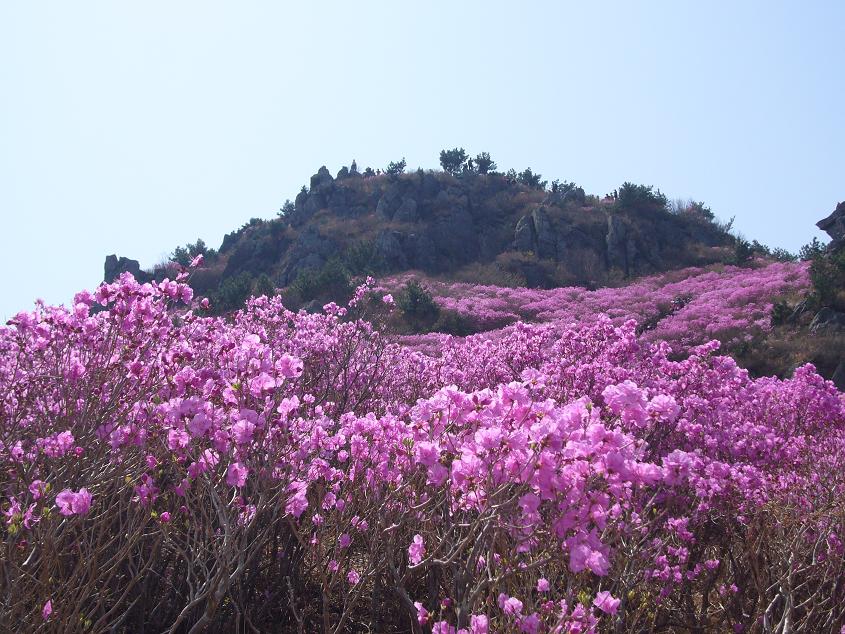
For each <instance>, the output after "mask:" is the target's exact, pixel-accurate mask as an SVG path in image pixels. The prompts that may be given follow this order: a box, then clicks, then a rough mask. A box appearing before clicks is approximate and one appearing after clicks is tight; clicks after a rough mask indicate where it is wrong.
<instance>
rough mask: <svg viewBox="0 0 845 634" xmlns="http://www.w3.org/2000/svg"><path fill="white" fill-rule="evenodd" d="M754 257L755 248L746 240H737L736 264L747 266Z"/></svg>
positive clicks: (735, 248)
mask: <svg viewBox="0 0 845 634" xmlns="http://www.w3.org/2000/svg"><path fill="white" fill-rule="evenodd" d="M753 257H754V248H753V246H752V245H751V243H750V242H748V240H746V239H745V238H741V237H740V238H737V239H736V242H735V243H734V263H736V264H739V265H742V264H747V263H748V262H750V261H751V259H752V258H753Z"/></svg>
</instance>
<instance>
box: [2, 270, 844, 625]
mask: <svg viewBox="0 0 845 634" xmlns="http://www.w3.org/2000/svg"><path fill="white" fill-rule="evenodd" d="M371 289H372V284H371V283H370V285H369V287H362V288H359V289H358V290H357V291H356V293H355V294H354V296H353V298H352V300H351V301H350V304H349V306H347V307H339V306H337V305H335V304H329V305H327V306H326V307H325V308H324V311H323V313H322V314H317V315H309V314H306V313H304V312H300V313H292V312H290V311H288V310H286V309H285V308H284V307H283V305H282V304H281V300H280V299H279V298H278V297H276V298H273V299H268V298H266V297H263V298H257V299H251V300H250V301H249V302H248V304H247V306H246V307H245V308H244V309H243V310H242V311H240V312H238V313H236V314H235V315H233V316H232V317H231V318H228V319H224V318H210V317H202V316H200V315H199V313H196V312H194V309H195V308H197V307H199V304H198V303H197V302H195V300H194V299H193V294H192V292H191V289H190V287H189V286H187V285H186V284H185V278H184V277H182V276H180V277H179V278H177V279H176V281H169V280H165V281H163V282H160V283H152V284H143V285H142V284H138V283H137V282H136V281H135V280H134V279H132V278H131V276H129V275H128V274H125V275H124V276H123V277H121V278H120V279H119V280H118V281H116V282H114V283H112V284H107V285H104V286H101V287H100V288H99V289H98V290H97V291H96V292H95V293H93V294H92V293H80V294H79V295H77V296H76V298H75V301H74V305H73V307H72V308H70V309H66V308H62V307H47V306H43V305H40V306H38V307H37V309H36V310H35V311H34V312H32V313H21V314H19V315H17V316H16V317H15V318H14V319H12V320H11V321H10V322H9V324H8V326H6V327H4V328H0V462H1V463H2V467H3V469H2V475H0V495H2V510H3V513H4V518H5V520H4V525H5V535H4V537H5V541H4V548H3V550H2V555H0V566H2V573H3V574H2V579H3V581H2V583H3V601H2V603H0V620H2V622H5V623H20V624H21V627H22V628H23V629H27V630H38V629H39V628H40V629H44V630H47V629H50V630H56V631H86V632H106V631H109V632H111V631H141V630H143V629H146V630H155V631H166V632H174V633H175V632H182V631H189V632H200V631H204V630H206V631H231V630H234V631H241V630H251V631H255V630H258V631H299V632H306V631H307V632H311V631H325V632H342V631H361V630H363V629H367V628H369V630H370V631H402V632H408V631H412V632H452V633H456V634H457V633H458V632H462V633H465V634H466V633H470V632H471V633H475V634H480V633H483V632H528V633H533V632H592V631H608V632H610V631H672V630H675V629H677V628H686V629H693V630H695V629H698V630H715V631H723V630H726V629H730V628H733V629H734V630H735V631H745V630H749V629H751V628H756V630H757V631H771V632H774V631H787V630H789V629H790V628H793V629H795V630H798V629H800V628H804V629H805V630H807V631H833V630H834V628H837V629H838V628H839V627H842V625H843V621H845V607H843V606H845V587H843V583H842V580H843V578H845V561H844V560H843V558H844V557H845V553H843V541H842V540H843V534H844V533H845V513H843V509H842V505H841V500H842V499H843V495H845V469H843V467H845V400H843V397H842V395H841V394H839V393H838V392H837V391H836V390H835V388H833V386H832V384H830V383H828V382H825V381H824V380H823V379H821V378H820V377H819V376H817V375H816V374H815V373H814V371H813V369H812V367H810V366H806V367H803V368H800V369H799V370H797V371H796V373H795V376H794V377H793V378H792V379H789V380H785V381H781V380H777V379H759V380H752V379H750V378H749V376H748V374H747V373H746V372H745V371H743V370H741V369H740V368H738V367H737V365H736V364H735V363H734V362H733V361H732V360H731V359H730V358H727V357H722V356H718V355H717V354H716V352H717V350H718V344H717V343H707V344H705V345H701V346H699V347H693V348H690V350H689V352H690V354H689V356H688V357H687V358H686V359H685V360H683V361H676V360H671V358H670V356H669V352H670V350H669V347H668V345H666V344H665V343H652V342H650V340H649V339H648V338H644V337H641V336H639V335H638V334H637V327H636V324H635V323H634V322H633V321H624V322H621V323H614V321H611V320H609V319H597V320H595V321H594V323H592V324H589V325H586V326H565V325H562V324H547V325H526V324H518V325H515V326H514V327H512V328H509V329H507V330H506V331H503V332H502V333H500V336H499V337H498V338H497V339H496V340H495V341H494V340H492V339H491V338H490V337H485V336H473V337H467V338H465V339H458V338H449V337H447V338H443V339H442V340H441V341H439V342H438V348H437V354H436V355H426V354H423V353H422V352H420V351H414V350H411V349H409V348H408V347H406V346H403V345H400V344H398V343H397V342H395V341H392V340H390V338H389V337H387V336H385V335H384V334H383V333H382V331H381V329H380V328H379V327H378V326H377V325H373V323H372V322H370V321H368V320H367V319H366V316H367V315H366V314H367V311H368V310H369V309H370V308H371V307H373V306H372V304H371V303H370V302H369V301H368V299H367V296H368V294H369V293H370V292H371ZM374 304H375V307H373V308H374V309H377V310H378V311H383V310H385V309H389V308H390V307H391V305H392V303H391V302H390V301H389V300H387V301H384V300H382V299H378V300H377V301H376V302H374ZM617 322H618V320H617Z"/></svg>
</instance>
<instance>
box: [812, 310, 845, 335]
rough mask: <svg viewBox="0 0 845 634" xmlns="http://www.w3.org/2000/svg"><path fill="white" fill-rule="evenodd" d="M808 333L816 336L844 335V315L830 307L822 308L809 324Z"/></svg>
mask: <svg viewBox="0 0 845 634" xmlns="http://www.w3.org/2000/svg"><path fill="white" fill-rule="evenodd" d="M810 332H812V333H816V334H838V333H843V334H845V313H841V312H839V311H837V310H834V309H833V308H830V307H825V308H822V309H821V310H820V311H819V312H817V313H816V316H815V317H813V321H811V322H810Z"/></svg>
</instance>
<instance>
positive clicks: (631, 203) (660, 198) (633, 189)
mask: <svg viewBox="0 0 845 634" xmlns="http://www.w3.org/2000/svg"><path fill="white" fill-rule="evenodd" d="M613 197H614V198H615V199H616V200H617V204H618V205H619V207H620V208H622V209H642V208H647V207H656V208H659V209H665V208H666V204H667V199H666V195H665V194H663V193H662V192H661V191H660V190H659V189H658V190H657V191H654V187H653V186H651V185H635V184H634V183H629V182H627V181H626V182H625V183H622V186H621V187H620V188H619V189H618V190H616V191H615V192H614V196H613Z"/></svg>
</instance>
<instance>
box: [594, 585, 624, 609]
mask: <svg viewBox="0 0 845 634" xmlns="http://www.w3.org/2000/svg"><path fill="white" fill-rule="evenodd" d="M619 603H620V601H619V599H614V598H613V596H611V594H610V593H609V592H608V591H607V590H602V591H601V592H599V593H598V594H597V595H596V598H595V599H593V605H595V606H596V607H597V608H598V609H599V610H601V611H602V612H604V613H606V614H616V611H617V610H618V609H619Z"/></svg>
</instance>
